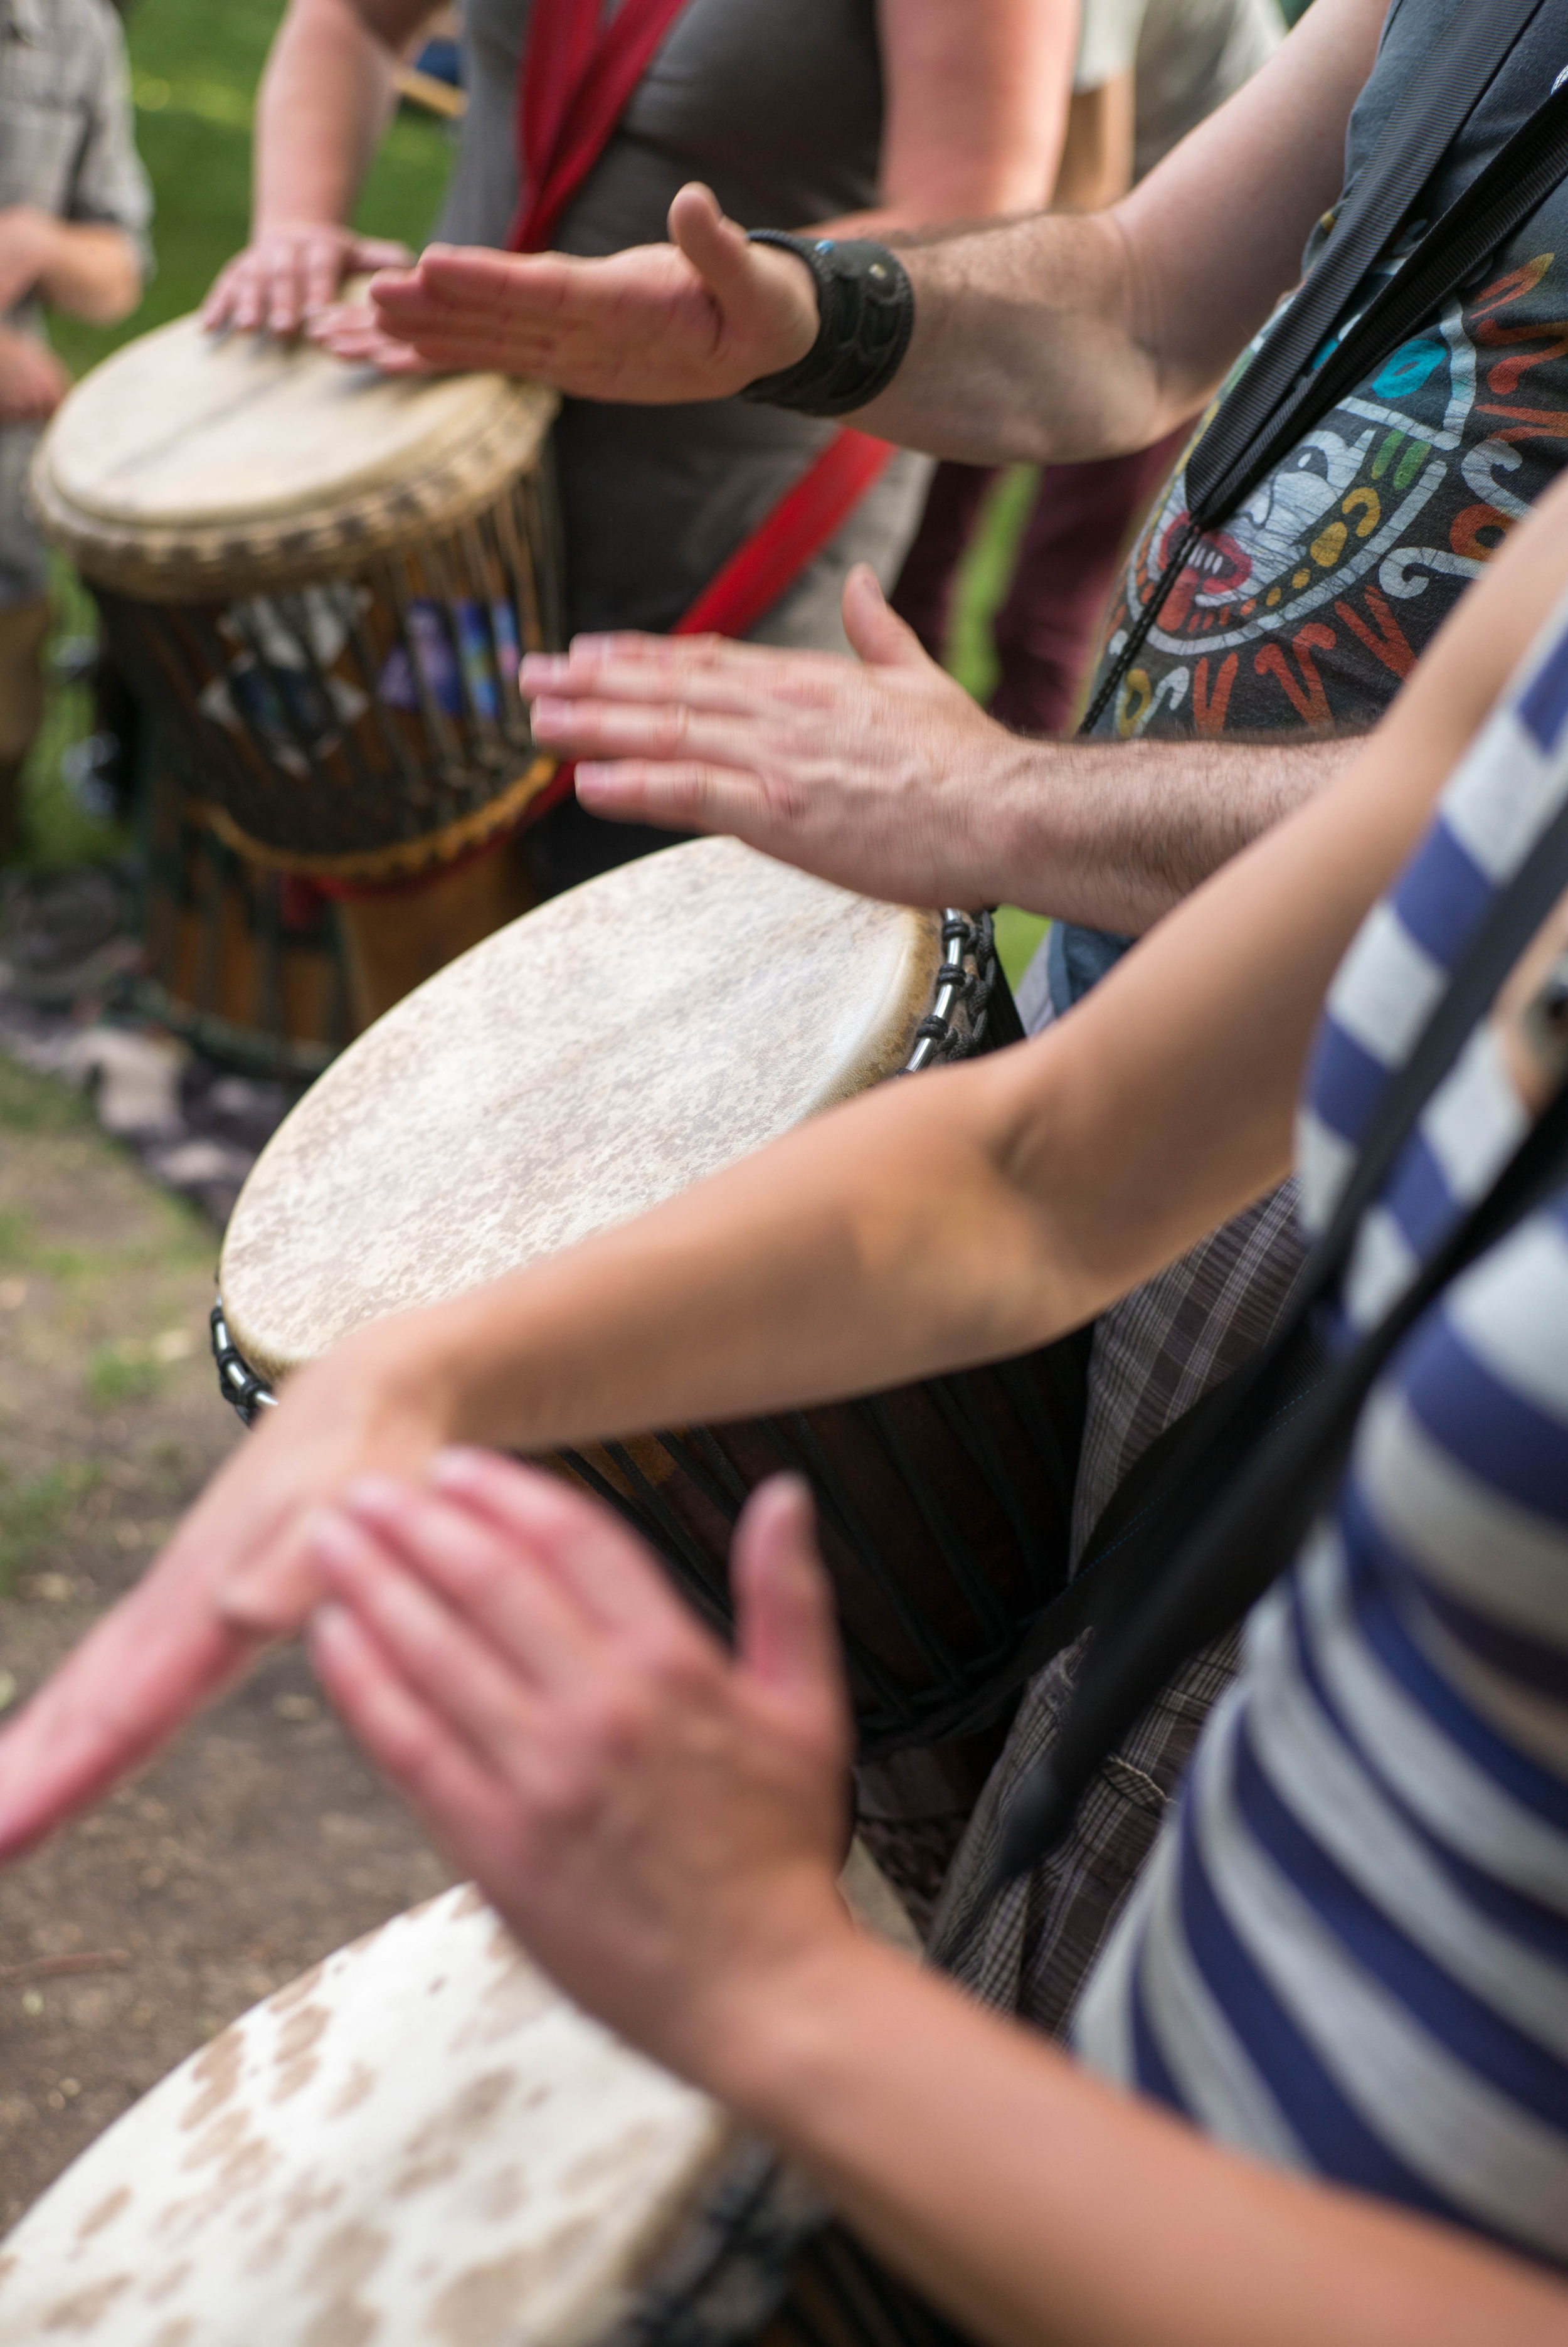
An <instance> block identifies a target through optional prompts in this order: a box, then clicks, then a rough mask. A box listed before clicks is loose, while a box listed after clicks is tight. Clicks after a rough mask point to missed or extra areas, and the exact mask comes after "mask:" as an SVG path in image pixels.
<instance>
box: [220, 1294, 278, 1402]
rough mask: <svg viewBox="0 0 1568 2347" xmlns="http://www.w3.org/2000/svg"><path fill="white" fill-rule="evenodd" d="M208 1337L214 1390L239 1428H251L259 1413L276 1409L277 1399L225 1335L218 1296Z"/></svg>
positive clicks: (269, 1387)
mask: <svg viewBox="0 0 1568 2347" xmlns="http://www.w3.org/2000/svg"><path fill="white" fill-rule="evenodd" d="M207 1325H208V1327H209V1328H210V1331H211V1335H212V1358H213V1360H214V1361H215V1363H216V1364H217V1368H218V1390H219V1392H220V1394H221V1395H222V1397H223V1399H224V1400H225V1401H226V1402H228V1403H229V1404H230V1406H231V1409H234V1410H235V1411H236V1412H237V1413H238V1415H239V1418H240V1422H241V1425H242V1426H253V1425H254V1424H255V1422H256V1419H257V1417H258V1415H259V1413H260V1412H261V1411H262V1410H264V1409H277V1407H278V1397H277V1395H276V1394H275V1393H274V1392H273V1391H272V1387H271V1386H270V1385H269V1384H268V1383H267V1381H266V1379H265V1378H259V1377H258V1376H257V1375H256V1372H255V1370H254V1369H253V1368H251V1364H250V1362H249V1361H248V1360H247V1359H246V1358H245V1356H244V1355H243V1353H241V1350H240V1348H239V1347H238V1345H236V1344H235V1342H234V1340H233V1338H232V1337H231V1336H230V1334H229V1323H228V1322H227V1320H225V1318H224V1317H223V1298H222V1297H221V1296H219V1298H218V1300H217V1302H216V1303H215V1304H214V1305H213V1307H212V1309H211V1311H210V1314H209V1315H208V1319H207Z"/></svg>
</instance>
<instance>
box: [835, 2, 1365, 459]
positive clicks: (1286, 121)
mask: <svg viewBox="0 0 1568 2347" xmlns="http://www.w3.org/2000/svg"><path fill="white" fill-rule="evenodd" d="M1383 14H1384V5H1383V0H1316V5H1315V6H1314V7H1313V9H1312V10H1311V11H1310V13H1309V15H1307V17H1306V18H1305V19H1304V20H1303V22H1302V24H1301V25H1300V26H1298V27H1297V29H1296V32H1295V33H1294V34H1292V36H1291V37H1290V39H1289V40H1288V41H1287V42H1286V44H1285V46H1284V47H1283V48H1282V49H1281V50H1280V51H1279V52H1278V53H1277V55H1276V56H1274V57H1273V58H1271V59H1270V61H1269V63H1268V64H1267V65H1266V67H1264V68H1263V70H1262V72H1261V73H1259V74H1257V75H1255V77H1254V78H1253V80H1252V81H1251V82H1249V83H1248V84H1247V85H1246V87H1245V88H1244V89H1242V90H1240V91H1238V92H1237V94H1236V96H1235V97H1233V98H1232V99H1231V100H1230V101H1229V103H1228V104H1227V105H1225V106H1224V107H1222V108H1220V109H1219V110H1218V112H1217V113H1215V114H1214V115H1212V116H1211V117H1210V118H1209V119H1208V120H1207V121H1206V122H1204V123H1203V124H1202V125H1200V127H1199V128H1197V129H1196V130H1195V131H1194V132H1193V133H1192V135H1191V136H1190V137H1189V138H1184V140H1183V141H1182V142H1181V144H1180V146H1179V147H1177V148H1176V149H1174V150H1173V153H1172V154H1170V155H1168V156H1167V157H1166V158H1165V159H1164V161H1163V163H1162V164H1161V165H1160V166H1159V168H1158V169H1156V170H1154V171H1152V172H1151V173H1150V175H1149V177H1148V178H1147V179H1144V180H1143V182H1142V183H1141V184H1140V186H1139V187H1137V188H1135V189H1134V190H1133V191H1132V194H1131V195H1130V196H1128V197H1127V198H1126V199H1125V200H1123V201H1122V202H1121V203H1119V204H1117V205H1116V206H1115V207H1114V209H1113V210H1110V211H1107V212H1101V213H1096V214H1094V215H1092V216H1091V217H1088V218H1085V219H1080V220H1074V219H1071V218H1064V217H1062V216H1061V215H1060V214H1046V215H1040V216H1039V217H1037V218H1035V219H1033V220H1025V221H1020V222H1018V223H1015V224H1013V225H1010V226H1008V227H1005V228H999V229H995V230H991V231H987V232H983V233H980V234H978V235H973V236H966V237H961V238H958V239H956V240H954V241H951V242H947V243H938V244H934V245H924V246H922V247H921V248H920V249H919V250H917V251H914V252H912V253H911V254H909V255H908V256H907V265H908V268H909V273H910V276H911V278H912V280H913V282H914V285H915V293H916V319H915V333H914V337H913V339H912V341H911V343H910V347H909V353H908V355H907V358H906V360H905V362H904V364H903V365H902V367H901V368H900V369H899V371H898V374H897V376H896V377H895V378H894V381H893V383H892V384H891V385H890V386H889V388H888V390H887V391H886V393H885V394H884V395H883V396H882V397H881V398H880V399H878V400H876V401H874V402H873V403H872V404H871V405H869V406H868V407H866V409H865V410H864V411H863V412H862V415H861V417H859V418H857V419H856V420H857V421H864V423H865V425H866V429H867V430H869V431H876V432H881V433H883V434H885V435H886V437H887V438H888V439H891V440H895V441H898V442H900V443H901V444H904V445H906V446H911V447H917V448H924V449H927V450H928V451H929V452H930V453H931V454H933V455H935V456H956V457H960V458H966V459H968V460H969V461H971V462H974V463H980V464H989V463H997V462H1000V461H1003V460H1005V459H1008V458H1009V457H1028V458H1031V459H1034V460H1036V461H1039V462H1041V463H1046V464H1053V463H1061V462H1073V461H1077V460H1080V459H1083V458H1088V457H1092V456H1114V455H1118V454H1121V453H1122V452H1124V451H1127V450H1130V449H1133V448H1143V447H1147V446H1151V445H1152V444H1153V442H1154V441H1155V440H1157V439H1158V438H1159V437H1160V436H1162V434H1163V433H1165V432H1167V431H1170V430H1172V429H1173V427H1174V426H1175V425H1178V424H1179V423H1181V422H1182V420H1183V419H1184V417H1185V416H1188V415H1193V414H1194V413H1195V412H1196V411H1197V410H1198V409H1199V408H1201V407H1202V406H1203V405H1204V401H1205V400H1206V399H1207V398H1208V397H1209V395H1211V393H1212V392H1213V391H1214V388H1215V387H1216V385H1217V384H1219V383H1220V382H1221V381H1222V380H1223V378H1224V376H1225V372H1226V370H1227V369H1228V367H1229V366H1230V365H1231V364H1232V362H1233V361H1234V360H1235V356H1236V354H1238V352H1240V351H1241V350H1243V349H1244V348H1245V345H1246V343H1247V341H1248V339H1249V337H1250V336H1251V335H1252V334H1254V333H1255V332H1256V331H1257V329H1258V327H1259V326H1261V325H1262V324H1263V323H1264V321H1265V320H1266V318H1267V316H1268V314H1269V312H1270V311H1271V309H1272V308H1273V306H1274V304H1275V302H1276V301H1277V300H1278V299H1279V297H1280V295H1281V294H1283V293H1286V292H1288V291H1289V289H1290V288H1291V286H1292V285H1294V284H1295V282H1296V279H1297V277H1298V275H1299V272H1300V263H1301V249H1302V245H1303V242H1304V241H1305V239H1306V237H1307V233H1308V231H1310V229H1311V227H1312V224H1313V222H1314V220H1316V219H1317V217H1318V215H1319V214H1320V213H1321V212H1322V211H1323V210H1324V209H1325V207H1326V206H1327V205H1328V204H1330V203H1331V202H1332V201H1333V200H1334V198H1335V196H1336V194H1337V191H1338V187H1339V181H1340V175H1341V169H1342V158H1343V152H1344V136H1345V125H1346V122H1347V120H1348V117H1349V112H1350V108H1351V107H1352V105H1353V104H1354V102H1355V99H1356V97H1357V95H1358V91H1359V89H1360V87H1361V85H1362V83H1363V82H1364V81H1365V79H1366V77H1367V74H1368V71H1369V69H1370V67H1371V63H1372V59H1373V56H1374V54H1375V51H1376V46H1377V40H1378V31H1379V28H1380V26H1381V22H1382V17H1383ZM1241 191H1245V195H1244V194H1243V193H1242V192H1241ZM1217 220H1223V221H1224V222H1225V232H1224V247H1225V250H1224V260H1223V265H1222V266H1215V246H1214V223H1215V222H1216V221H1217Z"/></svg>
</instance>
